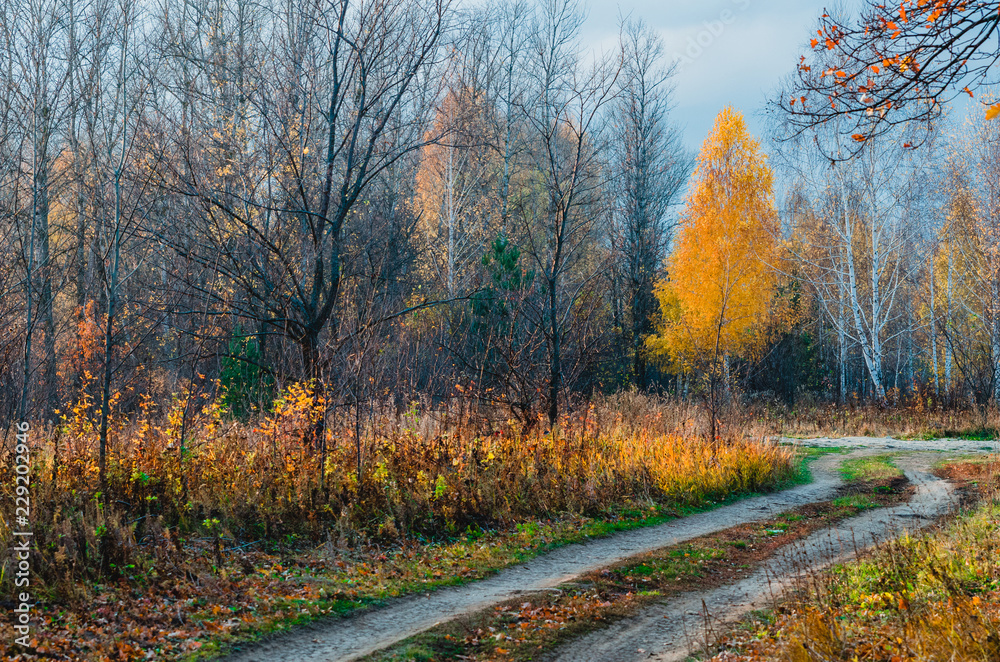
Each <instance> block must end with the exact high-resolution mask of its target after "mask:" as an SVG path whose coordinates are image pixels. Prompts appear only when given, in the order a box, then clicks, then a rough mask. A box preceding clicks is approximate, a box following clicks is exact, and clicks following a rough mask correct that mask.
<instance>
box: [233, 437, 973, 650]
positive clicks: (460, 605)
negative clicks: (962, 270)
mask: <svg viewBox="0 0 1000 662" xmlns="http://www.w3.org/2000/svg"><path fill="white" fill-rule="evenodd" d="M789 441H793V440H789ZM796 443H798V442H796ZM804 443H808V444H809V445H819V446H852V447H864V448H863V449H862V448H858V450H856V451H854V453H852V455H854V454H858V455H864V454H871V453H876V452H885V450H888V451H890V452H896V451H911V450H931V448H930V446H931V445H934V444H937V446H938V447H937V448H934V449H933V450H948V451H953V452H982V451H981V450H980V449H981V448H982V447H983V446H985V445H986V444H984V443H982V442H960V443H958V444H955V447H954V448H952V447H950V446H949V447H947V448H941V444H940V443H938V442H905V443H910V444H914V443H915V444H918V445H922V447H920V448H909V447H907V448H897V447H896V446H895V444H898V443H904V442H898V441H896V440H885V439H861V438H851V439H847V440H807V441H806V442H804ZM963 444H967V446H963ZM844 458H845V456H844V455H839V454H838V455H828V456H824V457H821V458H819V459H818V460H816V461H815V462H813V464H812V465H811V466H812V472H813V477H814V480H813V482H812V483H810V484H809V485H801V486H797V487H794V488H792V489H789V490H785V491H783V492H777V493H774V494H769V495H765V496H760V497H753V498H750V499H745V500H743V501H740V502H737V503H734V504H731V505H728V506H723V507H721V508H718V509H716V510H713V511H711V512H706V513H700V514H697V515H692V516H690V517H685V518H682V519H678V520H675V521H672V522H668V523H666V524H662V525H659V526H655V527H650V528H645V529H637V530H634V531H629V532H624V533H621V534H617V535H614V536H611V537H608V538H602V539H598V540H592V541H589V542H586V543H582V544H576V545H568V546H566V547H562V548H560V549H557V550H554V551H552V552H550V553H548V554H546V555H544V556H540V557H538V558H536V559H533V560H532V561H529V562H527V563H525V564H523V565H518V566H515V567H511V568H508V569H506V570H503V571H501V572H500V573H498V574H496V575H494V576H493V577H491V578H488V579H484V580H482V581H478V582H474V583H471V584H468V585H465V586H461V587H456V588H448V589H440V590H437V591H434V592H431V593H429V594H426V595H418V596H411V597H407V598H401V599H398V600H394V601H392V602H390V603H389V604H388V605H386V606H385V607H384V608H381V609H376V610H372V611H368V612H365V613H362V614H359V615H357V616H354V617H348V618H342V619H335V620H333V619H332V620H326V621H319V622H317V623H315V624H313V625H311V626H307V627H303V628H300V629H297V630H295V631H293V632H290V633H287V634H284V635H280V636H277V637H274V638H272V639H269V640H266V641H263V642H260V643H257V644H253V645H250V646H247V647H246V648H245V650H242V651H239V652H236V653H234V654H233V655H231V656H230V657H228V658H226V659H227V660H229V661H230V662H251V661H252V662H273V661H277V660H289V661H292V660H294V661H296V662H346V661H348V660H354V659H356V658H358V657H362V656H364V655H366V654H369V653H372V652H374V651H376V650H379V649H382V648H385V647H387V646H390V645H392V644H394V643H396V642H398V641H401V640H403V639H405V638H407V637H410V636H413V635H415V634H418V633H420V632H422V631H424V630H427V629H429V628H431V627H433V626H434V625H436V624H438V623H441V622H444V621H447V620H450V619H453V618H456V617H459V616H462V615H465V614H469V613H473V612H476V611H479V610H481V609H484V608H486V607H489V606H491V605H494V604H497V603H499V602H502V601H505V600H508V599H511V598H514V597H517V596H518V595H520V594H522V593H530V592H532V591H540V590H545V589H547V588H551V587H554V586H557V585H558V584H561V583H563V582H566V581H569V580H571V579H573V578H575V577H577V576H579V575H581V574H584V573H587V572H591V571H594V570H598V569H600V568H602V567H605V566H608V565H611V564H614V563H616V562H618V561H621V560H623V559H626V558H628V557H630V556H634V555H636V554H642V553H645V552H649V551H652V550H655V549H659V548H661V547H666V546H671V545H676V544H680V543H683V542H685V541H687V540H691V539H694V538H698V537H701V536H705V535H709V534H711V533H715V532H718V531H722V530H724V529H727V528H730V527H732V526H736V525H737V524H742V523H745V522H755V521H761V520H765V519H769V518H771V517H773V516H774V515H777V514H779V513H782V512H785V511H788V510H791V509H794V508H796V507H799V506H802V505H806V504H809V503H815V502H817V501H825V500H828V499H830V498H832V497H833V496H834V495H835V494H836V492H837V489H838V488H839V487H840V485H841V479H840V476H839V474H838V472H837V467H838V466H839V465H840V463H841V462H842V461H843V459H844ZM930 463H931V461H930V460H927V461H924V462H923V464H922V465H921V466H923V470H921V469H919V467H917V468H914V469H910V471H911V472H912V473H911V480H912V481H913V482H915V483H917V484H918V485H921V486H922V487H921V488H920V491H919V492H918V498H920V499H921V501H919V502H918V503H919V504H923V503H924V501H923V497H922V496H921V495H923V494H924V493H925V491H930V492H934V491H940V490H945V491H947V492H949V493H950V490H949V489H948V488H947V487H946V484H945V483H944V482H943V481H938V480H937V479H935V478H934V477H933V476H931V475H930V474H929V473H927V471H926V469H927V468H928V467H929V465H930ZM911 464H912V463H911ZM918 464H919V462H918ZM908 466H909V465H908ZM914 466H915V467H916V465H914ZM932 485H938V487H934V488H931V487H926V488H925V487H924V486H932ZM945 501H947V499H945ZM945 501H942V502H941V504H944V503H945ZM947 502H948V503H950V501H947ZM928 503H929V502H928ZM941 504H939V505H935V506H933V509H932V510H928V511H927V512H916V511H914V512H902V511H900V512H898V513H896V514H894V515H893V516H892V517H890V518H889V519H886V520H884V521H883V520H880V519H877V518H878V517H879V515H877V514H876V515H874V516H873V519H872V520H871V521H870V522H869V523H868V524H867V525H865V527H866V529H865V530H866V531H868V530H870V532H871V533H873V534H876V535H877V534H878V533H879V532H882V533H883V534H885V533H888V532H891V531H894V530H895V529H896V524H895V523H896V522H897V521H899V520H900V518H905V517H907V516H909V517H910V518H916V517H924V516H933V514H934V513H937V512H938V510H936V509H937V508H939V507H945V506H944V505H941ZM921 507H922V506H921ZM928 507H930V506H928ZM893 510H894V511H895V510H899V509H893ZM859 519H860V518H859ZM913 521H917V520H916V519H913ZM858 524H859V523H855V524H854V526H858ZM844 526H846V525H844ZM844 531H845V532H846V531H847V529H844ZM830 535H840V534H835V533H833V532H831V533H830ZM845 535H846V534H845ZM855 537H856V534H855ZM809 540H812V538H810V539H809ZM838 549H840V548H838ZM831 553H832V552H831ZM838 553H844V552H843V550H842V549H841V551H840V552H838ZM809 558H810V559H811V558H813V557H812V556H810V557H809ZM816 558H820V557H816ZM831 558H832V557H831ZM827 562H829V561H827ZM768 567H769V571H768V572H770V573H771V575H773V576H774V577H781V578H782V581H786V580H788V577H789V575H790V574H793V573H790V572H789V571H790V570H793V569H794V568H792V567H791V566H789V568H787V569H786V568H784V566H773V567H772V566H768ZM750 579H753V578H752V577H751V578H749V579H747V580H744V581H743V582H740V583H739V584H736V585H734V586H733V587H730V588H732V589H733V590H734V591H735V592H732V593H731V594H727V593H726V592H725V588H723V589H716V590H717V591H719V593H718V595H716V596H714V597H713V596H707V597H712V600H713V602H711V603H710V604H715V605H719V608H720V609H721V607H723V606H725V605H728V604H737V603H740V604H749V603H750V602H753V601H754V599H758V600H759V599H760V596H759V591H757V589H756V588H755V587H756V586H758V584H753V583H752V582H751V583H748V584H746V585H744V582H749V581H750ZM776 585H783V584H781V583H780V582H779V583H778V584H775V582H773V581H772V586H776ZM744 595H746V596H749V599H747V598H744V597H741V596H744ZM703 597H706V596H702V595H692V596H690V597H689V601H693V602H696V603H697V607H698V609H694V608H690V605H688V606H684V607H683V608H679V609H678V610H676V611H677V612H678V615H679V616H681V617H682V618H680V619H679V620H676V621H674V623H675V624H674V625H670V626H669V627H668V631H669V632H672V633H674V634H672V635H671V636H663V635H662V634H657V633H658V632H660V630H655V631H653V630H651V631H650V632H649V636H650V637H651V639H650V641H651V642H652V643H651V644H649V645H650V648H643V646H642V645H633V644H634V642H633V638H635V637H638V638H639V639H642V638H643V637H644V636H645V634H643V635H642V636H640V635H639V634H637V633H639V632H645V630H643V629H642V628H641V627H640V626H638V625H637V626H636V627H637V628H638V629H637V630H635V631H629V632H628V633H623V634H621V635H617V634H614V633H612V632H610V631H607V630H604V631H602V632H603V633H604V634H603V635H601V634H600V633H596V634H594V635H592V636H595V637H600V636H603V637H604V639H605V640H607V644H608V646H610V647H611V648H615V644H614V642H615V641H618V642H619V643H620V645H618V648H620V649H621V651H622V654H623V655H624V654H625V653H626V652H627V651H629V650H631V651H632V652H633V653H634V652H635V651H637V650H638V649H640V648H642V649H643V651H644V652H643V653H641V654H640V655H643V656H644V657H647V658H648V657H649V655H650V654H654V653H655V652H656V651H657V650H659V651H660V652H662V653H664V654H666V655H668V657H665V658H663V659H672V658H670V657H669V654H670V653H669V650H668V648H669V646H673V645H675V644H676V646H681V645H682V644H683V646H685V647H686V646H687V644H688V642H689V641H694V640H695V635H696V634H697V633H696V631H695V630H694V629H692V627H693V623H694V620H693V619H694V617H690V618H687V617H688V612H694V613H697V611H698V610H700V606H701V599H702V598H703ZM673 602H674V603H676V604H678V605H679V604H680V603H677V602H676V601H673ZM706 602H708V601H707V600H706ZM747 608H750V607H749V606H748V607H747ZM709 611H710V612H712V613H713V614H714V613H716V612H715V611H713V610H712V608H711V607H710V609H709ZM723 611H724V610H723ZM680 612H683V613H680ZM720 613H721V612H720ZM726 615H727V616H728V617H734V616H735V615H738V613H737V612H733V613H729V612H728V611H727V612H726ZM637 618H638V619H641V618H642V615H640V616H639V617H637ZM656 618H657V619H659V620H658V621H657V625H658V626H659V625H660V623H659V621H665V622H666V621H669V619H667V618H664V614H662V613H661V614H659V615H658V616H657V617H656ZM689 622H690V623H691V626H689V625H686V624H687V623H689ZM677 628H680V629H677ZM623 632H624V631H623ZM685 632H687V633H688V635H685ZM616 637H617V639H616ZM587 639H588V638H587V637H585V638H583V639H581V640H580V641H581V642H583V641H584V640H587ZM671 642H672V643H671ZM654 644H655V645H654ZM571 645H573V644H571ZM581 645H582V644H581ZM569 650H570V649H567V651H569ZM609 650H610V649H609ZM678 650H679V649H678ZM685 650H686V648H685ZM565 655H570V653H569V652H566V653H565ZM561 659H566V660H584V659H595V660H597V659H600V660H612V659H618V658H614V657H607V656H599V657H596V658H591V657H586V656H584V657H580V653H577V654H576V656H575V657H574V656H570V657H563V658H561ZM620 659H634V658H628V657H622V658H620Z"/></svg>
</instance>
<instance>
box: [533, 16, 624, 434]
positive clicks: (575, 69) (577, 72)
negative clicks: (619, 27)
mask: <svg viewBox="0 0 1000 662" xmlns="http://www.w3.org/2000/svg"><path fill="white" fill-rule="evenodd" d="M582 20H583V14H582V13H581V10H580V6H579V3H578V2H576V0H547V1H546V2H545V3H544V4H543V6H542V9H541V11H540V15H539V17H538V22H537V25H536V26H535V30H534V32H535V34H534V35H533V38H532V40H531V61H530V65H529V67H530V68H529V71H530V74H531V75H532V77H533V78H534V80H535V84H536V87H535V88H534V90H532V98H531V101H530V106H529V107H528V112H527V120H528V122H529V126H530V129H529V132H530V134H529V135H530V142H531V144H532V145H533V147H532V152H531V157H530V158H531V163H532V167H533V169H534V170H535V171H536V172H537V173H538V177H539V180H540V183H541V195H539V196H522V198H521V199H520V200H519V201H518V217H519V221H520V225H521V233H522V234H523V237H524V239H523V241H524V248H525V252H526V254H527V255H529V256H530V258H531V260H532V261H533V263H534V266H535V267H536V268H537V274H538V278H539V279H540V281H541V282H540V283H539V285H540V286H541V287H542V288H543V290H542V295H543V296H544V298H545V301H544V304H543V305H542V310H541V311H540V315H539V318H538V324H539V328H541V329H542V331H543V334H544V336H545V342H546V346H547V350H548V372H549V375H548V389H547V390H548V394H547V395H548V397H547V408H548V418H549V423H550V424H551V425H554V424H555V423H556V421H557V419H558V416H559V397H560V391H561V389H562V380H563V360H564V356H563V354H564V349H565V348H564V340H565V338H566V336H567V331H568V328H569V322H570V321H571V318H572V316H573V314H574V312H575V309H576V306H577V304H578V303H579V301H580V297H581V294H582V293H583V292H584V291H585V290H586V289H587V288H588V286H590V285H591V284H592V282H593V279H594V277H595V275H596V274H597V272H598V271H600V270H601V269H602V268H603V264H601V262H600V261H599V258H595V255H594V252H593V251H588V248H589V247H592V246H594V245H595V236H594V230H595V228H596V227H597V219H598V218H600V216H601V212H600V210H599V207H600V205H601V204H602V184H603V181H602V178H601V176H600V160H599V159H600V154H601V153H602V148H603V146H604V145H603V143H602V140H603V139H605V137H606V136H605V135H604V134H603V132H602V129H603V127H602V123H603V120H604V114H603V113H602V111H604V110H605V106H606V105H607V104H608V103H609V102H610V101H611V100H612V99H613V95H614V85H615V82H616V78H617V76H618V72H619V70H620V62H618V61H615V60H611V59H606V58H598V59H597V60H596V62H595V63H594V65H593V66H592V67H589V68H587V67H585V66H584V65H583V63H582V62H581V58H580V53H579V44H578V41H577V40H578V38H579V27H580V24H581V22H582Z"/></svg>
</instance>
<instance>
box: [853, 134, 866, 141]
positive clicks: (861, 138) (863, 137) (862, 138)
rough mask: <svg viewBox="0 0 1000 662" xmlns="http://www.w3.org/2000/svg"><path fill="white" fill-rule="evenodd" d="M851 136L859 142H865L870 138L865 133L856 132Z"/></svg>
mask: <svg viewBox="0 0 1000 662" xmlns="http://www.w3.org/2000/svg"><path fill="white" fill-rule="evenodd" d="M851 138H853V139H854V140H856V141H857V142H859V143H863V142H865V141H866V140H868V136H866V135H864V134H863V133H855V134H854V135H853V136H851Z"/></svg>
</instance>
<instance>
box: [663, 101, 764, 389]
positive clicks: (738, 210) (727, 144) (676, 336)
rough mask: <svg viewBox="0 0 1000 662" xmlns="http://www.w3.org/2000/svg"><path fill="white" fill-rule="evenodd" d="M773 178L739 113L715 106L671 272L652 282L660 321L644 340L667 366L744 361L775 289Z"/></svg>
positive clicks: (760, 335) (760, 334)
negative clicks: (707, 360)
mask: <svg viewBox="0 0 1000 662" xmlns="http://www.w3.org/2000/svg"><path fill="white" fill-rule="evenodd" d="M773 180H774V175H773V173H772V171H771V168H770V167H769V166H768V165H767V161H766V157H765V156H764V154H763V153H762V152H761V149H760V145H759V144H758V142H757V141H756V140H754V139H753V138H752V137H751V136H750V134H749V132H748V131H747V127H746V122H745V121H744V119H743V116H742V115H741V114H740V113H738V112H737V111H735V110H734V109H732V108H726V109H725V110H723V111H722V113H720V115H719V117H718V118H717V119H716V122H715V126H714V128H713V129H712V132H711V133H710V134H709V136H708V138H707V139H706V140H705V144H704V145H703V146H702V150H701V154H700V155H699V157H698V166H697V169H696V171H695V174H694V184H693V190H692V192H691V195H690V197H689V198H688V201H687V206H686V209H685V210H684V212H683V215H682V216H681V230H680V233H679V235H678V237H677V243H676V247H675V249H674V253H673V255H672V256H671V258H670V262H669V269H670V278H669V279H668V280H665V281H662V282H660V283H659V284H658V285H657V287H656V295H657V298H658V299H659V301H660V308H661V311H662V317H661V320H660V324H659V325H658V329H657V333H656V335H654V336H652V337H651V338H650V339H649V341H648V343H647V345H648V348H649V349H650V351H651V352H652V354H653V355H654V356H657V357H659V358H660V359H661V360H663V361H664V362H665V363H667V364H669V365H670V366H671V367H672V368H673V369H674V370H677V371H686V370H690V369H691V368H693V367H694V366H696V365H698V364H699V363H700V362H701V361H703V360H705V358H706V357H710V359H711V360H712V361H714V362H717V361H718V360H719V359H720V357H722V356H724V355H730V356H734V357H749V356H752V355H753V354H754V353H755V352H757V351H758V350H760V349H761V348H762V347H763V346H764V344H765V342H766V341H767V339H768V337H769V327H770V326H771V323H772V321H773V320H774V319H775V316H776V307H775V297H776V294H777V292H778V286H779V281H778V275H777V272H776V270H775V268H774V267H775V263H776V262H777V261H778V260H779V258H780V251H779V248H780V246H779V243H778V238H777V237H778V226H777V222H778V221H777V213H776V211H775V206H774V193H773Z"/></svg>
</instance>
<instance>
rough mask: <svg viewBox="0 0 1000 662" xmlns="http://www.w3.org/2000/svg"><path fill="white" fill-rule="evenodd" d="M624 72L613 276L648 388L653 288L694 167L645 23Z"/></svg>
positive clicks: (636, 376) (615, 153) (626, 38)
mask: <svg viewBox="0 0 1000 662" xmlns="http://www.w3.org/2000/svg"><path fill="white" fill-rule="evenodd" d="M622 42H623V43H622V56H623V66H622V71H621V75H620V76H619V84H618V88H619V89H618V91H617V92H618V96H617V98H616V99H615V102H614V108H613V111H612V129H611V134H612V138H611V141H610V145H609V146H610V148H611V152H612V159H613V161H612V168H613V170H612V172H613V175H612V177H613V179H612V183H611V187H610V188H611V195H613V196H614V198H615V199H614V203H613V206H612V212H611V232H610V238H611V242H612V246H613V248H612V250H613V252H614V255H615V259H613V260H612V264H611V269H612V272H614V274H615V276H616V277H617V278H618V279H620V280H622V281H623V289H624V292H623V299H624V303H625V305H626V307H627V309H628V313H627V316H628V319H627V322H624V323H625V324H627V327H628V331H627V332H626V333H625V334H624V335H625V338H626V342H627V344H628V347H629V352H630V353H631V359H632V379H633V381H634V383H635V384H636V386H638V387H639V388H640V389H642V388H645V387H646V353H645V351H644V348H643V347H644V343H645V341H646V338H647V337H648V336H649V335H650V334H651V333H652V332H653V323H652V318H653V314H654V312H655V310H656V307H657V303H656V297H655V296H654V295H653V285H654V282H655V280H656V278H657V277H658V275H659V273H660V271H661V264H662V260H663V258H664V256H665V255H666V251H667V249H668V247H669V244H670V240H671V237H672V235H673V230H674V220H673V219H671V218H670V217H669V216H668V212H669V210H670V207H671V206H672V205H673V204H675V202H676V198H677V196H678V194H679V193H680V190H681V188H682V187H683V186H684V182H685V181H686V180H687V177H688V175H689V174H690V172H691V168H692V165H693V161H694V159H693V157H692V156H691V155H690V154H689V153H688V152H687V151H686V150H685V149H684V147H683V144H682V143H681V134H680V131H679V130H678V129H677V128H676V127H675V126H672V125H670V124H669V113H670V110H671V107H672V106H671V104H672V101H671V89H670V87H669V81H670V78H671V77H672V76H673V73H674V69H673V67H665V65H664V62H663V42H662V40H661V39H660V38H659V36H657V34H656V33H655V32H654V31H653V30H651V29H650V28H649V27H648V26H646V25H645V24H644V23H642V22H641V21H632V22H629V23H627V24H626V26H625V28H624V31H623V34H622Z"/></svg>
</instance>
